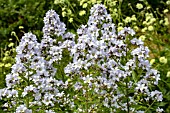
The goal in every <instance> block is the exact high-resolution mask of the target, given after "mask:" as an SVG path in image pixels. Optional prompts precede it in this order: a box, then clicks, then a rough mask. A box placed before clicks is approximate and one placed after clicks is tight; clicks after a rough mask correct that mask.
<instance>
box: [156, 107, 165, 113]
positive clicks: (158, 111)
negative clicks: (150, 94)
mask: <svg viewBox="0 0 170 113" xmlns="http://www.w3.org/2000/svg"><path fill="white" fill-rule="evenodd" d="M163 111H164V110H163V109H162V108H159V107H158V108H157V109H156V112H157V113H162V112H163Z"/></svg>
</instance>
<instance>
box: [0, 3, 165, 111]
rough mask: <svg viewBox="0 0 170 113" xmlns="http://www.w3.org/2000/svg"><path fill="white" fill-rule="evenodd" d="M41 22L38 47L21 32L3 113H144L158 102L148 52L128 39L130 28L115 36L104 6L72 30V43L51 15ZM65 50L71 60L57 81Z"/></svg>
mask: <svg viewBox="0 0 170 113" xmlns="http://www.w3.org/2000/svg"><path fill="white" fill-rule="evenodd" d="M44 23H45V26H44V27H43V38H42V40H41V42H40V43H39V42H38V41H37V39H36V36H35V35H33V34H32V33H26V34H25V35H24V36H23V37H22V39H21V42H20V44H19V46H18V47H17V49H16V52H17V55H16V63H15V64H14V65H13V66H12V71H11V73H10V74H8V75H7V76H6V86H7V87H6V88H4V89H0V99H4V101H5V102H6V103H4V106H3V107H4V110H6V111H8V112H15V113H22V112H25V113H32V112H33V113H34V112H38V111H39V112H46V113H55V112H59V111H63V110H64V111H68V112H78V113H79V112H86V113H88V112H101V110H102V112H120V111H125V112H136V113H144V112H146V111H147V110H148V109H147V107H149V108H150V107H152V106H151V105H150V103H151V102H152V105H153V104H154V103H156V102H159V101H162V99H163V98H162V93H161V92H159V91H158V90H157V89H154V88H155V87H154V85H158V81H159V80H160V75H159V72H158V71H157V70H155V69H152V68H151V64H150V63H149V61H148V60H147V58H148V57H149V49H148V47H146V46H144V42H143V41H142V40H140V39H137V38H133V36H135V32H134V30H133V29H131V28H130V27H124V28H123V29H122V30H120V31H119V32H117V31H116V27H115V24H114V23H113V22H112V18H111V16H110V14H108V13H107V10H106V8H105V7H104V5H101V4H96V5H94V6H93V7H92V8H91V10H90V17H89V20H88V22H87V25H82V26H81V27H80V28H79V29H78V30H77V36H78V39H77V40H75V34H72V33H70V32H66V28H65V26H66V25H65V24H64V23H62V22H61V21H60V19H59V16H58V15H57V13H56V12H55V11H54V10H50V11H48V12H47V13H46V17H45V18H44ZM54 38H56V39H54ZM66 49H67V50H68V51H69V52H70V56H71V57H72V61H70V63H69V64H68V65H67V66H66V67H65V68H64V72H65V75H63V76H64V78H66V79H67V80H66V79H60V78H59V77H58V75H57V72H58V70H57V67H55V64H56V63H58V64H59V65H60V62H61V59H62V58H63V52H65V50H66ZM139 103H140V105H141V106H143V107H141V108H140V106H138V104H139ZM156 111H159V112H160V111H163V110H162V109H161V108H159V107H158V108H157V110H156Z"/></svg>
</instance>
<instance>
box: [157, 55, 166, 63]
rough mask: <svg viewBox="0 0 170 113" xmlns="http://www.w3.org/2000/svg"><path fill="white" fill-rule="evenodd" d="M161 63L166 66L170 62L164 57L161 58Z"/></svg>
mask: <svg viewBox="0 0 170 113" xmlns="http://www.w3.org/2000/svg"><path fill="white" fill-rule="evenodd" d="M159 62H160V63H163V64H166V63H167V62H168V60H167V59H166V58H165V57H164V56H163V57H160V58H159Z"/></svg>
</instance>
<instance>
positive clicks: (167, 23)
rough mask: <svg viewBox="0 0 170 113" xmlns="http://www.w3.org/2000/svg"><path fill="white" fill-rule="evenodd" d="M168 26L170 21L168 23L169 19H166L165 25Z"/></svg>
mask: <svg viewBox="0 0 170 113" xmlns="http://www.w3.org/2000/svg"><path fill="white" fill-rule="evenodd" d="M164 24H165V25H166V26H168V25H169V21H168V18H165V23H164Z"/></svg>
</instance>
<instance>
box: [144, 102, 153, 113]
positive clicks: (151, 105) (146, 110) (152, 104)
mask: <svg viewBox="0 0 170 113" xmlns="http://www.w3.org/2000/svg"><path fill="white" fill-rule="evenodd" d="M154 103H155V100H154V101H153V102H152V104H151V105H150V106H149V107H148V109H146V111H145V112H144V113H147V111H148V110H149V109H150V108H151V106H152V105H153V104H154Z"/></svg>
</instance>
